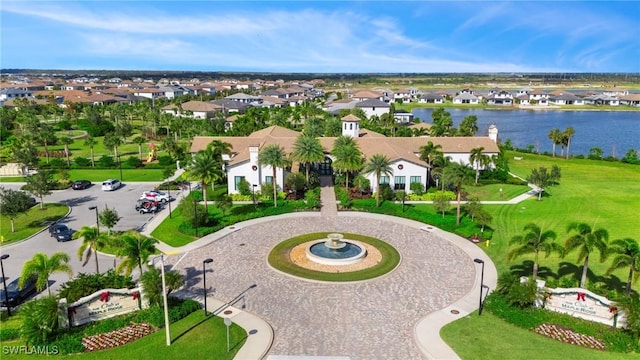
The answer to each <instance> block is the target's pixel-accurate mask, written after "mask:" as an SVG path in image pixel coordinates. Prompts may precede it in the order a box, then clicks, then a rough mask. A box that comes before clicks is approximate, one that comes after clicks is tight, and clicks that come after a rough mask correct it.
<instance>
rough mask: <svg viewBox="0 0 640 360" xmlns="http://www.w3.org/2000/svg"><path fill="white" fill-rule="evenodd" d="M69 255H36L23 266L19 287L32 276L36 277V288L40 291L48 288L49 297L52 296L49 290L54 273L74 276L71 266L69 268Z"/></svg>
mask: <svg viewBox="0 0 640 360" xmlns="http://www.w3.org/2000/svg"><path fill="white" fill-rule="evenodd" d="M68 263H69V255H67V254H66V253H63V252H57V253H54V254H53V255H51V257H47V255H46V254H44V253H36V254H35V255H33V258H31V260H29V261H27V262H25V263H24V265H23V266H22V272H21V273H20V281H19V282H18V286H19V287H20V288H22V287H23V286H24V283H25V281H27V279H28V278H30V277H32V276H36V277H37V278H38V279H37V280H36V288H37V289H38V291H42V289H44V288H47V291H48V292H49V295H51V289H50V288H49V277H50V276H51V275H52V274H53V273H57V272H64V273H67V274H68V275H69V277H71V276H73V271H72V270H71V266H69V264H68Z"/></svg>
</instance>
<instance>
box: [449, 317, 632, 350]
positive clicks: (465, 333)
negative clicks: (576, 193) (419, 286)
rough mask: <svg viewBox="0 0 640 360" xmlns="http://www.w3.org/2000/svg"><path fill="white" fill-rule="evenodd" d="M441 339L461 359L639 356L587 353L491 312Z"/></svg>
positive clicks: (464, 322)
mask: <svg viewBox="0 0 640 360" xmlns="http://www.w3.org/2000/svg"><path fill="white" fill-rule="evenodd" d="M440 336H441V337H442V338H443V339H444V341H445V342H447V344H449V346H451V347H452V348H453V350H454V351H455V352H456V353H457V354H458V356H460V358H462V359H465V360H467V359H511V360H518V359H523V360H525V359H526V360H529V359H549V360H550V359H558V360H561V359H569V358H571V359H590V360H599V359H602V360H605V359H607V360H612V359H640V354H622V353H612V352H604V351H597V350H590V349H586V348H583V347H579V346H576V345H569V344H564V343H562V342H560V341H557V340H553V339H550V338H547V337H544V336H542V335H538V334H536V333H534V332H532V331H529V330H526V329H523V328H520V327H517V326H515V325H512V324H509V323H507V322H506V321H504V320H502V319H500V318H498V317H497V316H495V315H493V314H491V313H490V312H487V311H485V312H483V313H482V316H478V315H477V313H473V314H471V315H469V316H466V317H464V318H462V319H460V320H457V321H454V322H452V323H450V324H448V325H446V326H445V327H443V328H442V330H441V331H440Z"/></svg>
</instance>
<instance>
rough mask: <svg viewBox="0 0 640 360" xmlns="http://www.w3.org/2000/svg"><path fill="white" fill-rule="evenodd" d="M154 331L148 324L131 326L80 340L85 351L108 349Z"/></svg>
mask: <svg viewBox="0 0 640 360" xmlns="http://www.w3.org/2000/svg"><path fill="white" fill-rule="evenodd" d="M154 331H155V329H154V328H153V327H152V326H151V325H149V324H132V325H129V326H127V327H124V328H122V329H119V330H116V331H111V332H108V333H104V334H98V335H92V336H85V337H84V338H82V346H84V349H85V351H94V350H104V349H109V348H113V347H116V346H122V345H124V344H128V343H130V342H132V341H135V340H137V339H139V338H141V337H143V336H147V335H149V334H151V333H152V332H154Z"/></svg>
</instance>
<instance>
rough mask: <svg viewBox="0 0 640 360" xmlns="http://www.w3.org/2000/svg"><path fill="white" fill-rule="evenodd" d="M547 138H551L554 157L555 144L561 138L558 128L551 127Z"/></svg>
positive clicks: (554, 155)
mask: <svg viewBox="0 0 640 360" xmlns="http://www.w3.org/2000/svg"><path fill="white" fill-rule="evenodd" d="M548 137H549V140H551V145H552V151H551V152H552V154H553V157H556V145H557V144H558V143H559V142H560V141H561V139H562V134H561V133H560V129H557V128H556V129H552V130H551V131H549V135H548Z"/></svg>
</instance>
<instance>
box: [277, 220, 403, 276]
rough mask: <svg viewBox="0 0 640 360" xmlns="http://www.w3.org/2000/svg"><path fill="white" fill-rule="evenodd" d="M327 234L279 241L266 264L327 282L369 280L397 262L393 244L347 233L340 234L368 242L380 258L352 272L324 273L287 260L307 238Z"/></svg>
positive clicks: (393, 267) (395, 265)
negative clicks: (364, 267) (368, 266)
mask: <svg viewBox="0 0 640 360" xmlns="http://www.w3.org/2000/svg"><path fill="white" fill-rule="evenodd" d="M330 233H331V232H317V233H309V234H304V235H300V236H296V237H293V238H290V239H287V240H285V241H283V242H281V243H279V244H278V245H276V246H275V247H274V248H273V249H272V250H271V252H270V253H269V257H268V261H269V264H270V265H271V266H273V267H274V268H275V269H277V270H279V271H282V272H284V273H287V274H291V275H294V276H297V277H301V278H305V279H311V280H319V281H330V282H349V281H362V280H369V279H373V278H376V277H378V276H382V275H384V274H386V273H388V272H390V271H392V270H393V269H395V268H396V267H397V266H398V264H399V263H400V253H399V252H398V250H396V249H395V248H394V247H393V246H391V245H389V244H387V243H386V242H384V241H382V240H380V239H376V238H373V237H369V236H364V235H359V234H351V233H341V234H343V235H344V237H345V238H346V239H351V240H357V241H360V242H363V243H366V244H369V245H371V246H373V247H375V248H377V249H378V250H379V251H380V253H381V254H382V260H381V261H380V262H379V263H378V264H377V265H376V266H374V267H370V268H367V269H363V270H358V271H352V272H344V273H326V272H321V271H314V270H309V269H305V268H302V267H300V266H298V265H295V264H294V263H292V262H291V260H290V259H289V253H290V251H291V249H292V248H294V247H295V246H297V245H299V244H302V243H305V242H308V241H313V240H318V239H323V238H326V237H327V235H328V234H330Z"/></svg>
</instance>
